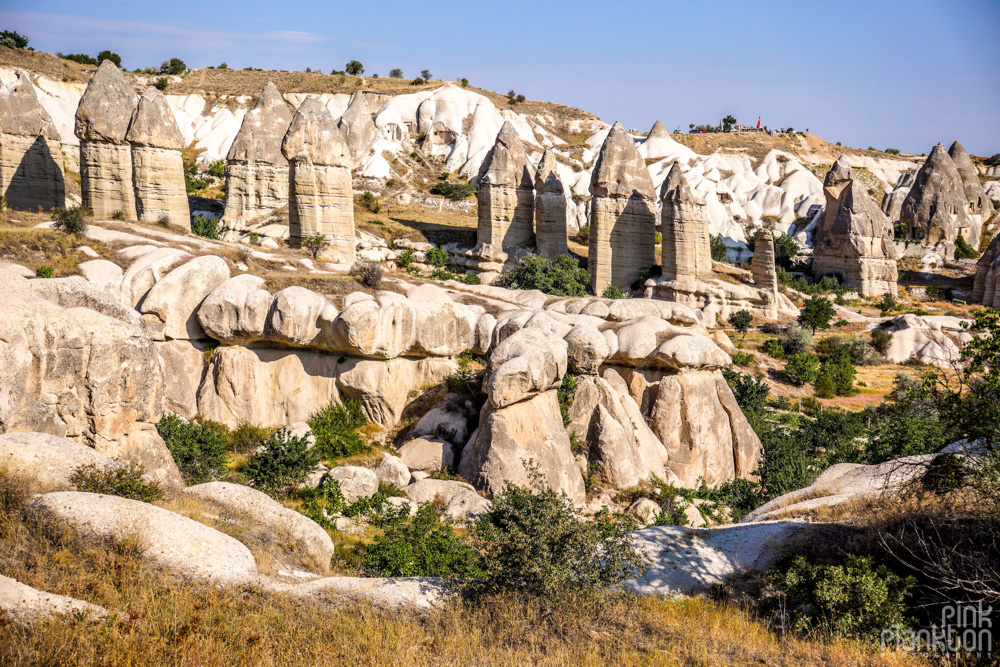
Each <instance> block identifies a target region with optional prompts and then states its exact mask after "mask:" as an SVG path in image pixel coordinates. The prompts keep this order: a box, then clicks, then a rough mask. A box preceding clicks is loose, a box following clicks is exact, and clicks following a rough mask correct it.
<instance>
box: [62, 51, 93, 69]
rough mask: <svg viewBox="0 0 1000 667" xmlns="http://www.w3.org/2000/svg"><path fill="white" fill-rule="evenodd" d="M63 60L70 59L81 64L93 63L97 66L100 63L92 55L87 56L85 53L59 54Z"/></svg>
mask: <svg viewBox="0 0 1000 667" xmlns="http://www.w3.org/2000/svg"><path fill="white" fill-rule="evenodd" d="M60 57H61V58H62V59H63V60H71V61H73V62H75V63H80V64H81V65H93V66H94V67H97V66H98V65H100V64H101V63H99V62H98V61H97V58H95V57H94V56H88V55H87V54H86V53H66V54H64V55H62V56H60Z"/></svg>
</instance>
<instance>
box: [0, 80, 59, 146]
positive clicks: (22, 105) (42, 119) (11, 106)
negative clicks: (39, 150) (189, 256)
mask: <svg viewBox="0 0 1000 667" xmlns="http://www.w3.org/2000/svg"><path fill="white" fill-rule="evenodd" d="M0 95H2V96H3V99H2V100H0V132H3V133H4V134H15V135H18V136H24V137H38V136H43V137H45V138H46V139H58V138H59V133H58V132H57V131H56V127H55V125H54V124H53V123H52V117H51V116H49V112H48V111H46V110H45V107H43V106H42V105H41V103H40V102H39V101H38V93H37V92H36V91H35V86H34V84H32V83H31V77H29V76H28V73H27V72H25V71H23V70H18V71H17V79H16V80H15V81H14V82H13V83H12V84H11V85H10V87H8V88H7V90H6V91H4V92H3V93H0Z"/></svg>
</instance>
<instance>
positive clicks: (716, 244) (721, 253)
mask: <svg viewBox="0 0 1000 667" xmlns="http://www.w3.org/2000/svg"><path fill="white" fill-rule="evenodd" d="M710 248H711V253H712V261H714V262H724V261H726V254H727V250H726V242H725V241H723V240H722V235H721V234H719V235H716V236H713V237H712V240H711V242H710Z"/></svg>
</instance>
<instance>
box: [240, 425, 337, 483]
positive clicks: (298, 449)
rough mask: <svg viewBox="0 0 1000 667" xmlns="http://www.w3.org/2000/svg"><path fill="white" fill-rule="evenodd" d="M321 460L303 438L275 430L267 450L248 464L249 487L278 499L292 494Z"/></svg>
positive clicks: (252, 457) (256, 454)
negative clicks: (276, 496)
mask: <svg viewBox="0 0 1000 667" xmlns="http://www.w3.org/2000/svg"><path fill="white" fill-rule="evenodd" d="M318 462H319V457H318V456H317V454H316V451H315V449H310V447H309V442H308V440H307V439H306V438H304V437H295V436H292V435H290V434H289V433H288V431H287V430H285V429H278V430H277V431H275V432H274V433H273V434H272V435H271V437H270V438H268V440H267V442H265V443H264V448H263V449H262V450H261V451H258V452H256V453H255V454H254V455H253V456H251V457H250V460H249V461H247V468H246V472H247V477H249V478H250V485H251V486H254V487H256V488H258V489H262V490H265V491H268V492H269V493H271V494H274V495H279V496H287V495H289V494H290V493H291V492H292V491H293V490H294V489H295V488H296V487H298V486H299V485H300V484H302V482H304V481H305V479H306V475H308V474H309V473H310V472H312V471H313V470H314V469H315V468H316V464H317V463H318Z"/></svg>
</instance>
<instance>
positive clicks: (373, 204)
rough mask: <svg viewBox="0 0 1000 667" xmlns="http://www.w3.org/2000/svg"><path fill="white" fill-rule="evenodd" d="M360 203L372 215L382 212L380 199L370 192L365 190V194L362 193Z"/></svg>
mask: <svg viewBox="0 0 1000 667" xmlns="http://www.w3.org/2000/svg"><path fill="white" fill-rule="evenodd" d="M359 202H360V204H361V206H362V207H364V208H365V209H366V210H368V211H370V212H371V213H378V212H380V211H381V210H382V202H380V201H379V200H378V197H376V196H375V195H374V194H372V193H371V192H369V191H368V190H365V191H364V192H362V193H361V197H359Z"/></svg>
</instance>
